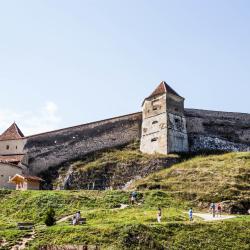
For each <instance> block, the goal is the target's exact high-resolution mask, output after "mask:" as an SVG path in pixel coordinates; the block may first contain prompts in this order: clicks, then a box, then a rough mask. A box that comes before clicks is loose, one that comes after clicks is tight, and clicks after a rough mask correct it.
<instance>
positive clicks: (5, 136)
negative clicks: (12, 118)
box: [0, 122, 24, 141]
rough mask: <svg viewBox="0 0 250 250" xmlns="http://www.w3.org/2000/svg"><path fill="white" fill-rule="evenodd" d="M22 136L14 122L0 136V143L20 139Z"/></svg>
mask: <svg viewBox="0 0 250 250" xmlns="http://www.w3.org/2000/svg"><path fill="white" fill-rule="evenodd" d="M23 137H24V135H23V133H22V131H21V130H20V129H19V128H18V126H17V125H16V123H15V122H14V123H13V124H12V125H11V126H10V127H9V128H8V129H7V130H5V131H4V132H3V133H2V134H1V135H0V141H4V140H15V139H21V138H23Z"/></svg>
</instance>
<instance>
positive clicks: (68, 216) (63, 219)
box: [56, 214, 73, 223]
mask: <svg viewBox="0 0 250 250" xmlns="http://www.w3.org/2000/svg"><path fill="white" fill-rule="evenodd" d="M72 217H73V214H71V215H67V216H64V217H62V218H61V219H59V220H57V221H56V223H61V222H64V221H66V220H68V219H70V218H72Z"/></svg>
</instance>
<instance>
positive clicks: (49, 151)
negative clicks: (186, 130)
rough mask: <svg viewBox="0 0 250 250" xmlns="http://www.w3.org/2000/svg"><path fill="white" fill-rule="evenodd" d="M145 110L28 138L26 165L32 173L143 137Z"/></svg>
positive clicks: (25, 148)
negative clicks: (143, 114)
mask: <svg viewBox="0 0 250 250" xmlns="http://www.w3.org/2000/svg"><path fill="white" fill-rule="evenodd" d="M141 123H142V116H141V113H134V114H129V115H125V116H121V117H116V118H112V119H108V120H103V121H98V122H93V123H88V124H84V125H80V126H75V127H71V128H66V129H61V130H57V131H52V132H48V133H43V134H38V135H34V136H31V137H27V143H26V145H25V147H24V152H25V153H26V156H25V157H24V159H23V164H25V165H26V166H28V167H29V171H30V173H32V174H37V173H39V172H41V171H44V170H47V169H48V168H49V167H57V166H60V165H61V164H63V163H65V162H68V161H73V160H77V159H79V158H81V157H83V156H84V155H86V154H88V153H91V152H94V151H97V150H102V149H106V148H111V147H118V146H122V145H125V144H127V143H129V142H131V141H133V140H137V139H140V132H141Z"/></svg>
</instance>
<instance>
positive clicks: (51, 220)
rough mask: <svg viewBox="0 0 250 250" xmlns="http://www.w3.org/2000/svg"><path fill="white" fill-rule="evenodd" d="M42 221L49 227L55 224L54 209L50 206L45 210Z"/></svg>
mask: <svg viewBox="0 0 250 250" xmlns="http://www.w3.org/2000/svg"><path fill="white" fill-rule="evenodd" d="M44 223H45V225H46V226H48V227H51V226H53V225H55V224H56V219H55V210H54V209H53V208H52V207H50V208H49V209H48V210H47V213H46V216H45V220H44Z"/></svg>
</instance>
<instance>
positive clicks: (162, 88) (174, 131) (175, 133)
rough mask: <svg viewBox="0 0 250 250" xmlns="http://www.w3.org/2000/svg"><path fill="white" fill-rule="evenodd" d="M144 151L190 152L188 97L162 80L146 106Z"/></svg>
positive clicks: (144, 113)
mask: <svg viewBox="0 0 250 250" xmlns="http://www.w3.org/2000/svg"><path fill="white" fill-rule="evenodd" d="M142 116H143V121H142V135H141V145H140V150H141V151H142V152H144V153H149V154H152V153H161V154H168V153H174V152H187V151H188V136H187V128H186V119H185V116H184V98H183V97H181V96H180V95H179V94H177V93H176V92H175V91H174V90H173V89H172V88H171V87H170V86H169V85H168V84H167V83H166V82H164V81H162V82H161V83H160V85H159V86H158V87H157V88H156V89H155V90H154V92H153V93H152V94H151V95H150V96H148V97H147V98H146V99H145V100H144V102H143V105H142Z"/></svg>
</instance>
